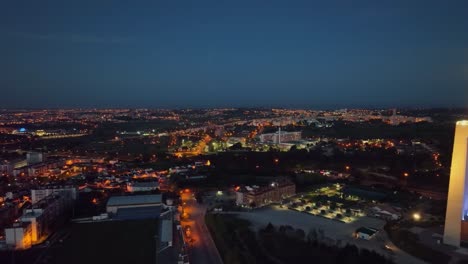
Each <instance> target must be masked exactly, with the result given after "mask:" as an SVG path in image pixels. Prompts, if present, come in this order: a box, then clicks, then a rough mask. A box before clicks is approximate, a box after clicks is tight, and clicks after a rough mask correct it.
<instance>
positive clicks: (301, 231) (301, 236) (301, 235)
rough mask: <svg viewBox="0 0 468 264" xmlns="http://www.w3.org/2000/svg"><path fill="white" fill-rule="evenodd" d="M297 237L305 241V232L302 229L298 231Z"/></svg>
mask: <svg viewBox="0 0 468 264" xmlns="http://www.w3.org/2000/svg"><path fill="white" fill-rule="evenodd" d="M296 236H297V238H298V239H300V240H304V238H305V232H304V230H302V229H300V228H298V229H296Z"/></svg>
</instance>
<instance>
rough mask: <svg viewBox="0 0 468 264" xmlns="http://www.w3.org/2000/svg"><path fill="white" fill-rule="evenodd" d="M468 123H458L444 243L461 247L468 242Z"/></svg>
mask: <svg viewBox="0 0 468 264" xmlns="http://www.w3.org/2000/svg"><path fill="white" fill-rule="evenodd" d="M467 152H468V121H467V120H465V121H458V122H457V125H456V128H455V139H454V144H453V153H452V166H451V170H450V183H449V192H448V199H447V211H446V215H445V228H444V243H445V244H448V245H452V246H456V247H459V246H460V241H463V240H465V241H466V240H468V188H467V186H466V184H468V181H467V177H468V170H467V169H468V168H467V164H468V156H467Z"/></svg>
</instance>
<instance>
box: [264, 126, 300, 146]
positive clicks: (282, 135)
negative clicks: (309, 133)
mask: <svg viewBox="0 0 468 264" xmlns="http://www.w3.org/2000/svg"><path fill="white" fill-rule="evenodd" d="M259 138H260V142H261V143H275V144H281V143H282V142H291V141H298V140H301V138H302V132H300V131H298V132H287V131H281V129H278V131H277V132H275V133H266V134H261V135H259Z"/></svg>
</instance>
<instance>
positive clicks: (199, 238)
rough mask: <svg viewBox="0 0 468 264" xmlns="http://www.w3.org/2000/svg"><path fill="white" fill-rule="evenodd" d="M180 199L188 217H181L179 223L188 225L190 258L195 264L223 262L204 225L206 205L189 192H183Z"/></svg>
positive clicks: (217, 263) (218, 263)
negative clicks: (190, 241)
mask: <svg viewBox="0 0 468 264" xmlns="http://www.w3.org/2000/svg"><path fill="white" fill-rule="evenodd" d="M181 199H182V204H185V205H184V213H186V214H187V215H188V219H183V220H182V221H181V225H182V227H183V228H185V227H186V226H187V225H189V226H190V229H191V232H190V238H192V239H193V241H192V243H191V244H192V247H191V252H190V259H191V260H192V261H193V263H195V264H199V263H200V264H205V263H206V264H210V263H211V264H220V263H223V261H222V259H221V257H220V255H219V252H218V250H217V249H216V245H215V243H214V241H213V239H212V238H211V235H210V232H209V230H208V228H207V227H206V225H205V212H206V206H205V205H203V204H198V203H197V202H196V200H195V199H194V198H193V196H192V193H191V192H183V193H182V194H181ZM186 238H187V237H186Z"/></svg>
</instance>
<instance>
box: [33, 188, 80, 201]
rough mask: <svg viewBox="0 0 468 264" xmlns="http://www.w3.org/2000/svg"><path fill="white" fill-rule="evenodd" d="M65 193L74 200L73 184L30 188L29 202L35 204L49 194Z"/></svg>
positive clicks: (75, 195)
mask: <svg viewBox="0 0 468 264" xmlns="http://www.w3.org/2000/svg"><path fill="white" fill-rule="evenodd" d="M57 193H67V194H68V195H69V196H70V197H71V199H73V200H76V197H77V193H78V191H77V188H76V187H74V186H62V185H59V186H48V187H44V188H40V189H33V190H31V202H32V204H35V203H37V202H39V201H41V200H42V199H44V198H45V197H47V196H49V195H51V194H57Z"/></svg>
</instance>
